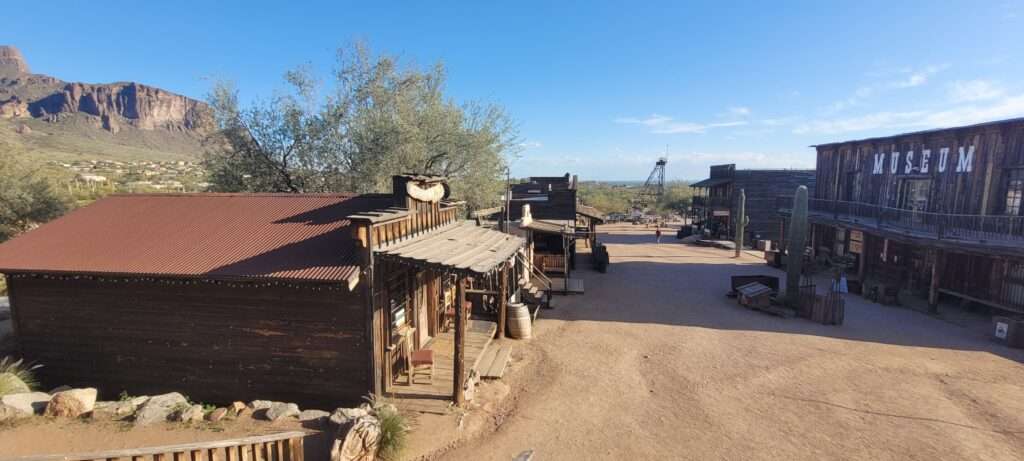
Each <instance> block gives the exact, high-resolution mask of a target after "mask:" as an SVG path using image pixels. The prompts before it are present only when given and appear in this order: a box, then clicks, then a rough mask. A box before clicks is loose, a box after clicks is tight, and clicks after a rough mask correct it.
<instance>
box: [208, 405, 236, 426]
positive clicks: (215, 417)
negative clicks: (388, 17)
mask: <svg viewBox="0 0 1024 461" xmlns="http://www.w3.org/2000/svg"><path fill="white" fill-rule="evenodd" d="M243 406H244V405H243ZM227 415H228V409H227V408H224V407H220V408H217V409H215V410H213V411H211V412H210V414H208V415H206V419H207V421H211V422H217V421H220V420H222V419H224V417H225V416H227Z"/></svg>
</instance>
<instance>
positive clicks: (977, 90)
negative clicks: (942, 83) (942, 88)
mask: <svg viewBox="0 0 1024 461" xmlns="http://www.w3.org/2000/svg"><path fill="white" fill-rule="evenodd" d="M1004 93H1006V91H1005V90H1004V89H1003V87H1002V86H1000V85H999V84H998V83H996V82H993V81H991V80H969V81H956V82H953V83H950V84H949V99H950V100H952V101H953V102H974V101H986V100H989V99H995V98H998V97H1000V96H1002V95H1003V94H1004Z"/></svg>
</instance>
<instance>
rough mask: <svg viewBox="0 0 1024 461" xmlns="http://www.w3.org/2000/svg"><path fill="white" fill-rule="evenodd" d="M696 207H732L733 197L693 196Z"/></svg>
mask: <svg viewBox="0 0 1024 461" xmlns="http://www.w3.org/2000/svg"><path fill="white" fill-rule="evenodd" d="M692 203H693V206H694V207H696V208H732V197H693V202H692Z"/></svg>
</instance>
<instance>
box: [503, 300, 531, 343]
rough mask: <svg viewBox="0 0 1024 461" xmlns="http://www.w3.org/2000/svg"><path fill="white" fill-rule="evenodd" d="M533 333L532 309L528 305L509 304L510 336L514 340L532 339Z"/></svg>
mask: <svg viewBox="0 0 1024 461" xmlns="http://www.w3.org/2000/svg"><path fill="white" fill-rule="evenodd" d="M532 333H533V325H532V323H531V319H530V309H529V308H527V307H526V304H522V303H509V304H508V334H509V336H511V337H513V338H518V339H530V335H531V334H532Z"/></svg>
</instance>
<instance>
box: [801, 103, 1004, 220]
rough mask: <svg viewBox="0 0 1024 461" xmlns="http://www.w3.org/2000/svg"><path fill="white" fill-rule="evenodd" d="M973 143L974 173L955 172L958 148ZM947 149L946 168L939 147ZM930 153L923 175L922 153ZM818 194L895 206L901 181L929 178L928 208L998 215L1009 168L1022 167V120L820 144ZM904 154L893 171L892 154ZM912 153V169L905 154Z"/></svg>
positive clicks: (838, 198) (966, 149)
mask: <svg viewBox="0 0 1024 461" xmlns="http://www.w3.org/2000/svg"><path fill="white" fill-rule="evenodd" d="M971 146H973V147H974V157H973V160H972V164H971V171H969V172H968V171H965V172H957V171H956V170H957V166H958V165H957V162H958V160H959V157H960V149H961V148H963V149H964V150H965V152H969V151H970V148H971ZM947 148H948V149H949V154H948V158H947V159H946V164H945V171H940V169H939V166H940V160H941V157H940V155H941V151H942V150H943V149H947ZM926 149H927V150H929V151H930V157H929V162H928V168H927V170H928V171H927V172H926V173H922V172H921V171H920V170H921V167H922V166H923V165H922V157H923V152H924V151H925V150H926ZM817 150H818V162H817V176H818V178H817V186H818V187H817V189H816V191H815V193H814V194H813V195H812V197H814V198H819V199H828V200H841V201H852V202H861V203H870V204H875V205H882V206H887V207H897V206H898V205H899V204H898V198H899V187H900V186H899V183H900V180H901V179H930V180H931V187H930V189H929V192H928V210H927V211H930V212H937V213H955V214H986V215H987V214H1000V213H1002V211H1003V203H1002V202H1003V201H1005V178H1006V175H1007V171H1009V170H1010V169H1014V168H1020V167H1024V122H1019V121H1013V122H1007V123H1002V124H992V125H985V126H980V127H967V128H954V129H949V130H939V131H931V132H926V133H916V134H908V135H901V136H894V137H891V138H882V139H874V140H868V141H859V142H849V143H843V144H830V145H826V146H819V147H818V149H817ZM893 152H898V153H899V154H900V157H899V161H898V162H897V171H896V173H893V171H892V168H891V167H892V164H891V160H892V153H893ZM908 152H913V153H914V158H913V160H912V161H911V162H910V163H911V165H912V168H913V169H912V171H910V172H909V173H908V172H907V171H906V168H905V167H906V155H907V153H908ZM879 154H884V155H885V159H884V160H885V161H884V165H883V168H882V172H881V174H873V168H874V162H875V156H876V155H879Z"/></svg>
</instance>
